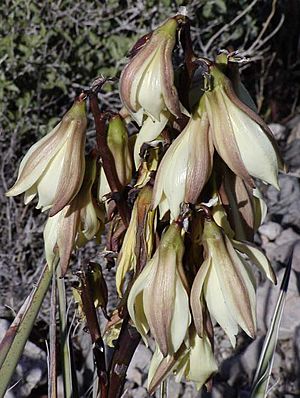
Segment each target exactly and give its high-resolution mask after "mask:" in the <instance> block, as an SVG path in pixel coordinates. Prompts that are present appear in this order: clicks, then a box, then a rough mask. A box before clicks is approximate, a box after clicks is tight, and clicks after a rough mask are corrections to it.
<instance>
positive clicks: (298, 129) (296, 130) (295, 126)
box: [287, 115, 300, 144]
mask: <svg viewBox="0 0 300 398" xmlns="http://www.w3.org/2000/svg"><path fill="white" fill-rule="evenodd" d="M287 127H288V128H289V129H291V130H292V131H291V132H290V134H289V137H288V139H287V143H288V144H289V143H291V142H292V141H294V140H296V139H300V115H296V116H295V117H293V118H292V119H291V120H290V121H289V122H288V124H287Z"/></svg>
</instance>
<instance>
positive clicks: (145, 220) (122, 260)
mask: <svg viewBox="0 0 300 398" xmlns="http://www.w3.org/2000/svg"><path fill="white" fill-rule="evenodd" d="M151 198H152V189H151V188H150V187H149V186H145V187H144V188H143V189H142V190H141V191H140V193H139V195H138V197H137V199H136V200H135V202H134V206H133V209H132V214H131V218H130V223H129V226H128V229H127V231H126V233H125V236H124V240H123V244H122V248H121V250H120V253H119V256H118V260H117V272H116V287H117V292H118V294H119V296H120V297H122V295H123V293H122V290H123V285H124V281H125V277H126V274H127V272H129V271H134V272H136V263H137V253H136V251H137V247H139V246H140V245H139V242H138V239H142V240H143V242H144V244H145V249H146V250H145V251H146V253H145V255H146V258H147V259H149V258H150V257H151V254H152V251H153V245H154V236H155V235H154V224H155V210H151V209H150V208H151ZM138 232H140V233H141V234H142V236H138Z"/></svg>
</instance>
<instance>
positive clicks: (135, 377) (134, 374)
mask: <svg viewBox="0 0 300 398" xmlns="http://www.w3.org/2000/svg"><path fill="white" fill-rule="evenodd" d="M126 377H127V379H128V380H130V381H133V382H134V383H135V384H137V385H138V386H141V385H142V382H143V380H142V379H143V373H142V372H141V371H140V370H138V369H137V368H134V367H132V366H129V368H128V371H127V376H126Z"/></svg>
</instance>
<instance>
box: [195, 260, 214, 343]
mask: <svg viewBox="0 0 300 398" xmlns="http://www.w3.org/2000/svg"><path fill="white" fill-rule="evenodd" d="M210 267H211V259H210V258H208V259H207V260H205V261H204V262H203V263H202V265H201V267H200V268H199V271H198V272H197V275H196V277H195V279H194V282H193V285H192V289H191V296H190V300H191V309H192V314H193V320H194V324H195V328H196V331H197V334H198V335H199V336H201V337H202V336H203V333H204V326H203V308H202V303H201V296H202V291H203V286H204V282H205V279H206V277H207V274H208V272H209V269H210Z"/></svg>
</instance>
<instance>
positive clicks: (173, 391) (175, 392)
mask: <svg viewBox="0 0 300 398" xmlns="http://www.w3.org/2000/svg"><path fill="white" fill-rule="evenodd" d="M185 387H186V388H185V390H186V389H187V385H186V386H185ZM192 388H194V386H192ZM167 391H168V394H167V396H168V397H172V398H173V397H174V398H178V397H184V396H185V395H182V392H183V386H182V384H181V383H176V381H175V378H174V377H170V378H169V380H168V387H167ZM195 391H196V390H195V388H194V395H193V396H194V397H195V396H196V395H195Z"/></svg>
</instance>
